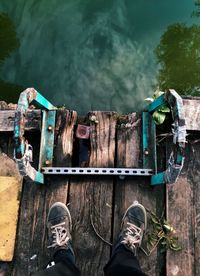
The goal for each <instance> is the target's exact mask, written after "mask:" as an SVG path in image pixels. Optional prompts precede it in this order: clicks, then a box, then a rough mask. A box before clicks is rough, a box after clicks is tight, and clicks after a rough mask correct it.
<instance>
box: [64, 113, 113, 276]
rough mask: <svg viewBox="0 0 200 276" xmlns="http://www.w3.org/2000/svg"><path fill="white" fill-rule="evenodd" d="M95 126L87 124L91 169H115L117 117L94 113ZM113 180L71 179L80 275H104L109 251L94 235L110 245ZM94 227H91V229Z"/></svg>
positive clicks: (70, 193) (71, 197)
mask: <svg viewBox="0 0 200 276" xmlns="http://www.w3.org/2000/svg"><path fill="white" fill-rule="evenodd" d="M92 115H93V116H95V117H96V121H97V123H94V122H91V124H90V151H91V152H90V157H89V166H90V167H114V157H115V133H116V114H115V113H113V112H93V113H90V114H89V117H91V116H92ZM112 197H113V179H112V178H110V177H102V176H100V177H87V176H85V177H82V178H78V177H73V178H71V182H70V192H69V203H70V211H71V214H72V220H73V224H74V226H73V245H74V249H75V254H76V260H77V264H78V267H79V268H80V269H81V272H82V275H104V274H103V267H104V266H105V264H106V263H107V262H108V260H109V257H110V247H109V245H107V244H106V243H105V242H103V241H102V240H101V239H100V238H99V237H98V236H97V235H96V234H95V231H94V228H93V227H95V229H96V230H97V232H98V233H99V234H100V235H101V236H102V237H103V238H104V239H105V240H106V241H109V242H110V239H111V228H112V226H111V225H112ZM92 225H93V226H92Z"/></svg>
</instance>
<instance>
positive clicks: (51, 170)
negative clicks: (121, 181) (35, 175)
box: [42, 167, 153, 176]
mask: <svg viewBox="0 0 200 276" xmlns="http://www.w3.org/2000/svg"><path fill="white" fill-rule="evenodd" d="M42 173H43V174H56V175H58V174H60V175H63V174H68V175H124V176H132V175H138V176H139V175H140V176H150V175H152V174H153V171H152V170H151V169H135V168H81V167H80V168H77V167H75V168H73V167H63V168H60V167H43V168H42Z"/></svg>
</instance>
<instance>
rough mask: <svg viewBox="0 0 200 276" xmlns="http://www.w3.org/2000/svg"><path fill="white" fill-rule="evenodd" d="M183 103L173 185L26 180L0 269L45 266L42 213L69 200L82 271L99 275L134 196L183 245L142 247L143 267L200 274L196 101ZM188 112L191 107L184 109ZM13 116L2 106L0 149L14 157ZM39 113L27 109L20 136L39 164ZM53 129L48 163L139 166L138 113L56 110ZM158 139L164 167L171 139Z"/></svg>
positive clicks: (25, 271) (27, 271) (102, 179)
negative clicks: (11, 244)
mask: <svg viewBox="0 0 200 276" xmlns="http://www.w3.org/2000/svg"><path fill="white" fill-rule="evenodd" d="M184 105H185V108H186V109H187V129H188V136H187V140H188V143H187V146H186V160H185V164H184V168H183V170H182V173H181V176H180V178H179V180H178V182H177V183H176V184H175V185H171V186H170V185H162V186H156V187H152V186H150V178H149V177H141V176H136V177H126V178H125V179H119V178H118V177H110V176H70V177H69V176H48V177H46V179H45V185H36V184H31V183H26V182H24V183H23V189H22V192H21V204H20V211H19V216H18V227H17V236H16V243H15V252H14V258H13V261H12V262H1V263H0V275H6V276H7V275H19V276H23V275H24V276H25V275H31V274H32V273H34V272H35V271H37V270H39V269H41V268H43V267H44V266H45V264H46V263H47V262H48V260H49V252H48V249H47V236H46V228H45V223H46V216H47V213H48V210H49V208H50V206H51V205H52V204H53V203H54V202H56V201H61V202H63V203H66V204H69V205H68V207H69V209H70V212H71V215H72V221H73V232H72V238H73V246H74V250H75V254H76V263H77V265H78V267H79V268H80V269H81V271H82V275H87V276H88V275H92V276H93V275H103V267H104V265H105V264H106V263H107V261H108V260H109V257H110V254H111V251H112V248H111V246H110V245H108V243H106V242H105V241H107V242H109V243H113V242H115V240H116V237H117V235H118V233H119V231H120V223H121V219H122V216H123V213H124V211H125V210H126V208H127V207H128V206H129V205H130V204H131V203H132V202H133V201H134V200H137V201H139V202H140V203H142V204H143V205H144V206H145V207H146V208H148V209H149V210H151V211H153V212H155V213H156V214H157V215H158V216H161V214H162V213H163V210H164V212H165V213H166V216H167V220H168V221H169V223H170V224H172V226H173V227H174V228H175V229H176V235H177V236H178V237H179V243H180V244H181V246H182V248H183V249H182V250H181V251H178V252H173V251H168V252H167V253H161V252H160V250H159V248H157V249H155V250H154V251H153V252H152V254H151V255H150V256H146V255H145V254H144V253H143V252H142V251H141V252H140V253H139V257H138V258H139V261H140V264H141V267H142V269H143V271H144V272H146V273H147V274H148V275H151V276H154V275H160V276H161V275H162V276H165V275H167V276H174V275H177V276H190V275H196V276H199V275H200V201H199V198H200V186H199V185H200V125H199V124H200V119H199V118H200V110H199V109H200V99H193V100H185V103H184ZM188 106H189V107H188ZM195 106H196V107H195ZM192 108H193V109H192ZM188 110H189V111H190V110H193V111H192V113H191V114H190V112H189V111H188ZM194 110H196V112H194ZM11 113H12V114H11ZM91 115H93V116H95V117H96V121H98V122H97V123H94V122H91V120H90V119H89V118H90V117H91ZM13 116H14V112H13V111H9V110H1V111H0V150H1V152H3V153H5V154H7V155H8V156H9V157H13V142H12V136H13V133H12V130H13ZM40 117H41V114H40V112H39V111H36V110H32V111H30V115H29V117H28V121H27V125H26V127H27V133H26V138H27V139H28V141H29V143H30V144H31V145H32V146H33V153H34V162H33V164H34V166H37V164H38V156H39V144H40V127H41V123H40ZM5 118H7V119H6V120H4V119H5ZM192 118H193V119H192ZM77 122H81V124H89V125H90V139H89V140H83V139H78V138H76V125H77ZM6 124H7V125H8V126H9V128H8V129H6ZM168 131H170V127H169V126H168V127H166V128H164V129H162V130H161V132H164V133H168ZM55 133H56V135H55V149H54V164H53V165H54V166H60V167H61V166H63V167H65V166H72V165H73V166H89V167H127V168H128V167H134V168H140V167H141V166H142V153H141V114H139V113H131V114H128V115H123V116H121V115H120V116H119V115H118V114H117V113H115V112H91V113H89V114H88V115H87V116H86V117H85V118H79V117H78V116H77V113H76V112H75V111H68V110H59V111H58V112H57V117H56V127H55ZM158 140H160V142H159V145H158V147H157V152H158V167H159V170H164V169H165V167H166V161H167V159H168V156H169V153H170V148H171V139H170V137H169V138H168V136H167V135H166V137H164V139H163V136H159V137H158ZM6 158H7V157H6ZM2 166H3V165H2ZM7 173H8V174H9V173H10V169H9V166H7ZM149 223H150V222H149ZM95 231H97V232H98V234H99V235H100V236H101V237H102V238H103V239H104V240H105V241H103V240H102V239H100V238H99V236H98V235H97V233H96V232H95ZM144 246H145V245H144Z"/></svg>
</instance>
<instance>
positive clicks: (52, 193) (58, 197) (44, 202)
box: [13, 111, 77, 276]
mask: <svg viewBox="0 0 200 276" xmlns="http://www.w3.org/2000/svg"><path fill="white" fill-rule="evenodd" d="M60 112H61V111H60ZM62 112H63V113H62ZM62 112H61V113H62V116H61V119H60V120H58V117H59V115H58V117H57V122H56V130H57V133H58V136H56V148H55V155H56V156H59V158H57V160H59V161H58V163H59V165H60V166H61V165H62V166H67V165H71V164H70V158H69V156H72V145H73V127H74V124H75V122H76V117H77V113H76V112H73V111H62ZM59 114H60V113H59ZM65 140H67V141H68V147H65V146H64V145H65ZM31 142H32V143H31ZM30 143H31V144H32V145H35V148H34V152H35V151H36V152H37V150H38V151H39V149H37V148H36V146H37V145H39V143H38V141H34V142H33V141H30ZM61 145H63V146H61ZM69 145H70V146H69ZM58 149H59V150H58ZM66 158H67V160H68V163H66V164H65V160H66ZM54 165H55V166H56V165H57V164H56V161H55V163H54ZM67 194H68V178H66V177H65V178H62V177H51V178H50V179H48V178H46V179H45V184H44V185H43V186H42V185H36V184H34V183H31V184H30V183H24V188H23V197H22V204H21V212H20V223H19V229H18V237H17V247H16V252H15V262H14V269H13V275H20V276H22V275H31V274H32V273H34V272H35V271H37V270H38V269H41V268H42V267H44V265H45V264H46V263H47V262H48V260H49V257H50V253H51V252H50V251H49V250H47V237H46V216H47V213H48V210H49V208H50V206H51V205H52V204H53V203H54V202H56V201H61V202H63V203H66V202H67ZM34 255H35V258H34V259H33V260H31V257H32V256H34Z"/></svg>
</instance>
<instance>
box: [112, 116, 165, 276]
mask: <svg viewBox="0 0 200 276" xmlns="http://www.w3.org/2000/svg"><path fill="white" fill-rule="evenodd" d="M117 130H118V131H117V166H118V167H135V168H138V167H140V166H141V160H140V157H141V152H140V143H141V116H139V115H138V114H136V113H132V114H129V115H127V116H122V117H121V118H120V119H119V122H118V127H117ZM114 194H115V199H114V204H115V205H114V226H113V233H114V237H113V239H114V242H116V240H117V237H118V235H119V232H120V225H121V219H122V217H123V214H124V212H125V210H126V209H127V208H128V207H129V206H130V205H131V204H132V203H133V202H134V201H135V200H136V201H138V202H139V203H141V204H143V205H144V206H145V208H148V209H149V210H151V211H153V212H156V213H158V214H160V211H161V210H160V209H162V208H164V204H165V202H164V199H163V187H154V188H153V187H151V186H150V179H149V178H148V177H146V178H145V177H132V178H131V177H127V178H125V179H124V180H120V179H118V180H117V182H116V186H115V193H114ZM150 230H151V224H150V221H149V219H148V231H150ZM148 231H147V233H146V237H147V234H148ZM143 246H144V247H146V244H145V243H144V244H143ZM138 259H139V262H140V265H141V267H142V270H143V271H144V272H145V273H147V274H148V275H152V276H153V275H159V274H160V275H161V274H162V273H161V272H162V263H161V261H160V260H159V257H158V253H157V250H155V251H154V252H153V253H152V254H151V255H150V256H149V257H147V256H146V255H144V253H143V252H141V251H140V252H139V256H138Z"/></svg>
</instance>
